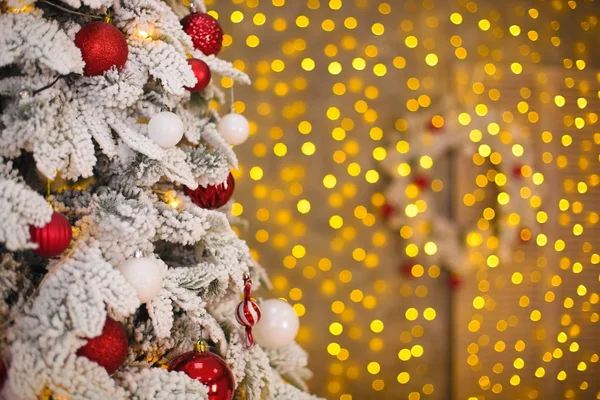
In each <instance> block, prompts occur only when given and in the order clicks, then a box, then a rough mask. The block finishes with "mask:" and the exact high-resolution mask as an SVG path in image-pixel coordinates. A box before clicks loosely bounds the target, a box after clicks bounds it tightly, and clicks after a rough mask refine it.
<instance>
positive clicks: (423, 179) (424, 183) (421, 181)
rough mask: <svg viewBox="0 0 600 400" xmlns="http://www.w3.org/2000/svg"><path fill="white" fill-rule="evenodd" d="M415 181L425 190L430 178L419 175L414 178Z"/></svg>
mask: <svg viewBox="0 0 600 400" xmlns="http://www.w3.org/2000/svg"><path fill="white" fill-rule="evenodd" d="M413 183H414V184H415V185H417V187H418V188H419V189H421V190H425V189H426V188H427V187H428V186H429V178H427V177H426V176H425V175H418V176H416V177H415V179H414V180H413Z"/></svg>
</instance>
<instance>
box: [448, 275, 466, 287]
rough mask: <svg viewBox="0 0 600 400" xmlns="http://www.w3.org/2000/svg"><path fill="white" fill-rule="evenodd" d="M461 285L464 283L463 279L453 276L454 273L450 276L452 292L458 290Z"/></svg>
mask: <svg viewBox="0 0 600 400" xmlns="http://www.w3.org/2000/svg"><path fill="white" fill-rule="evenodd" d="M463 283H464V279H463V278H462V276H460V275H457V274H454V273H451V274H450V287H451V288H452V289H453V290H456V289H460V288H461V286H462V285H463Z"/></svg>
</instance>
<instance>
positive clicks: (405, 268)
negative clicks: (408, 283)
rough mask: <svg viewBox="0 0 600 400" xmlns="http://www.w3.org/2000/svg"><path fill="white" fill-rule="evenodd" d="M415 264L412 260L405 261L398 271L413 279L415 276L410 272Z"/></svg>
mask: <svg viewBox="0 0 600 400" xmlns="http://www.w3.org/2000/svg"><path fill="white" fill-rule="evenodd" d="M414 266H415V264H414V263H412V262H405V263H404V264H402V265H401V266H400V273H401V274H402V276H403V277H405V278H407V279H413V278H414V277H415V276H414V275H413V274H412V269H413V267H414Z"/></svg>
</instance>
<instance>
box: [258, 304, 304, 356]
mask: <svg viewBox="0 0 600 400" xmlns="http://www.w3.org/2000/svg"><path fill="white" fill-rule="evenodd" d="M260 310H261V317H260V321H259V322H258V324H256V325H255V326H254V328H252V334H253V335H254V340H256V343H258V344H259V345H261V346H262V347H265V348H267V349H279V348H281V347H283V346H285V345H288V344H290V343H291V342H292V341H293V340H294V338H295V337H296V335H297V334H298V328H299V327H300V320H299V319H298V316H297V315H296V312H295V311H294V309H293V308H292V306H291V305H289V304H288V303H286V302H285V301H283V300H279V299H269V300H266V301H263V302H262V303H260Z"/></svg>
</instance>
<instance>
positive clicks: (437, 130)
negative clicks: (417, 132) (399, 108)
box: [425, 120, 444, 134]
mask: <svg viewBox="0 0 600 400" xmlns="http://www.w3.org/2000/svg"><path fill="white" fill-rule="evenodd" d="M425 129H427V130H428V131H429V132H431V133H436V134H437V133H441V132H442V131H443V130H444V127H443V126H435V125H434V124H433V121H432V120H430V121H429V123H428V124H427V126H426V127H425Z"/></svg>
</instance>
